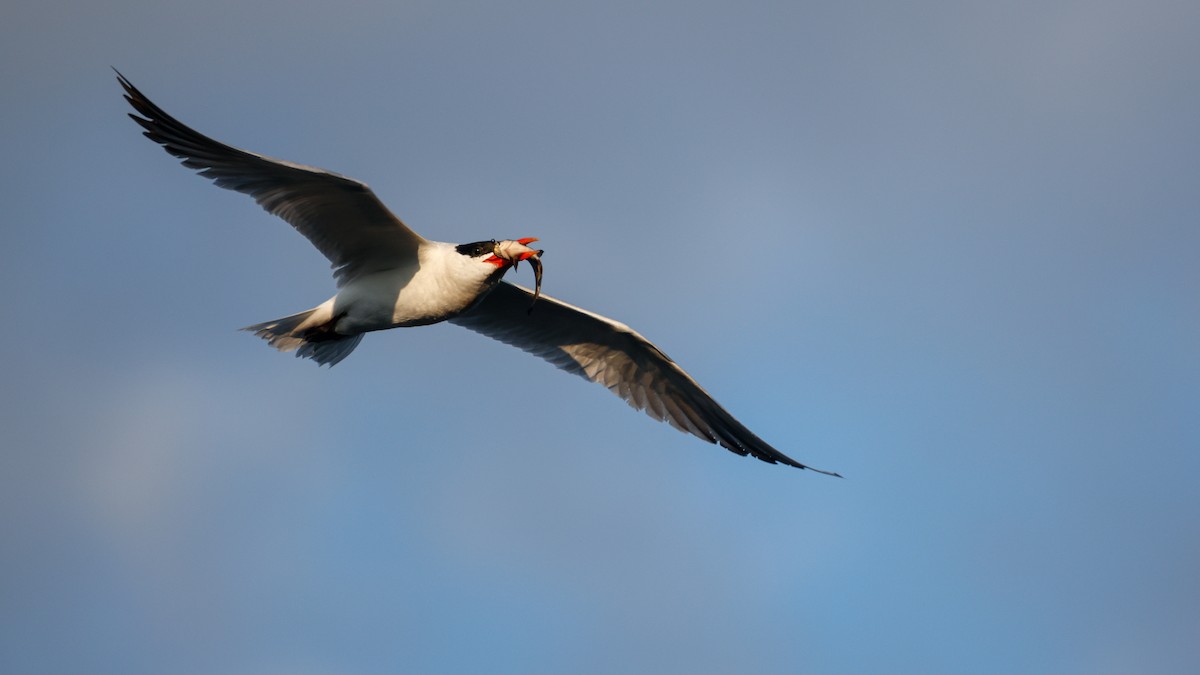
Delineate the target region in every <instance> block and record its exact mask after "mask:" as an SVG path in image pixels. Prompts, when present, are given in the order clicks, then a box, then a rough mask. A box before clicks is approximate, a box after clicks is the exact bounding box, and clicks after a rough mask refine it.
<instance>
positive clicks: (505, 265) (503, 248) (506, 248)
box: [454, 237, 545, 300]
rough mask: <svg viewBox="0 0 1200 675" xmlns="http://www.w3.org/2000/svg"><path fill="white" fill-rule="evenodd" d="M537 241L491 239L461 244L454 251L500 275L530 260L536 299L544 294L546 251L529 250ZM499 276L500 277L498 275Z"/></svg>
mask: <svg viewBox="0 0 1200 675" xmlns="http://www.w3.org/2000/svg"><path fill="white" fill-rule="evenodd" d="M535 241H537V237H525V238H523V239H515V240H514V239H505V240H503V241H496V240H495V239H490V240H488V241H476V242H471V243H470V244H459V245H458V246H455V247H454V250H456V251H458V252H459V254H461V255H464V256H466V257H468V258H470V259H472V260H476V261H479V262H480V263H484V264H487V265H490V266H493V267H492V268H491V269H492V271H493V273H494V272H496V271H499V272H500V274H503V273H504V272H506V271H508V269H509V268H510V267H513V268H515V267H516V266H517V263H519V262H521V261H522V260H528V261H529V264H530V265H531V266H532V267H533V277H534V282H535V286H534V299H535V300H536V299H537V296H538V295H540V294H541V292H542V258H541V256H542V253H544V252H545V251H542V250H539V249H532V248H529V244H532V243H533V242H535ZM497 276H499V275H497Z"/></svg>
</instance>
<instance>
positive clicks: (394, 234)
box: [117, 73, 424, 285]
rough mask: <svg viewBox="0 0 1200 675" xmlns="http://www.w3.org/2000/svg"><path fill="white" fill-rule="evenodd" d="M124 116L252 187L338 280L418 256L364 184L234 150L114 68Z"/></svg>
mask: <svg viewBox="0 0 1200 675" xmlns="http://www.w3.org/2000/svg"><path fill="white" fill-rule="evenodd" d="M117 79H118V80H119V81H120V83H121V86H122V87H124V89H125V100H127V101H129V104H130V105H131V106H133V108H134V110H136V111H137V112H138V113H140V114H141V115H143V117H139V116H137V115H134V114H132V113H131V114H130V115H129V116H130V117H131V118H133V120H134V121H135V122H137V123H138V124H140V125H141V126H142V128H144V129H145V132H144V135H145V136H146V137H147V138H149V139H150V140H152V141H154V142H155V143H159V144H161V145H162V146H163V148H165V149H166V151H167V152H169V153H171V154H172V155H174V156H176V157H179V158H180V159H182V160H183V165H184V166H186V167H188V168H190V169H196V170H197V171H199V173H200V175H202V176H205V177H206V178H211V179H212V180H213V182H215V183H216V184H217V185H218V186H220V187H223V188H227V189H230V190H236V191H238V192H241V193H244V194H247V195H250V196H251V197H253V198H254V200H255V201H256V202H258V203H259V204H260V205H262V207H263V208H264V209H266V210H267V211H269V212H270V213H273V214H275V215H277V216H279V217H280V218H283V219H284V220H286V221H287V222H288V223H290V224H291V225H292V226H293V227H295V228H296V230H298V231H299V232H300V234H303V235H304V236H305V237H307V238H308V240H309V241H311V242H312V243H313V245H314V246H316V247H317V250H319V251H320V252H321V253H322V254H324V255H325V257H326V258H328V259H329V261H330V262H331V263H332V264H333V267H334V276H335V277H336V278H337V280H338V284H339V285H341V284H343V283H345V282H346V281H348V280H350V279H352V278H354V277H356V276H359V275H362V274H365V273H370V272H375V271H380V270H384V269H391V268H393V267H396V266H397V265H398V264H400V263H401V262H402V261H403V260H404V259H405V258H408V257H415V256H416V251H417V248H418V246H420V244H421V242H423V241H424V239H422V238H421V236H420V235H418V234H416V233H415V232H413V231H412V230H410V229H409V228H408V227H407V226H406V225H405V224H404V223H402V222H401V221H400V219H399V218H397V217H396V216H395V215H393V214H392V212H391V211H389V210H388V209H387V207H386V206H384V205H383V203H382V202H380V201H379V198H378V197H376V196H375V193H373V192H372V191H371V189H370V188H368V187H367V186H366V184H364V183H361V182H359V181H356V180H354V179H352V178H347V177H345V176H341V175H338V174H336V173H333V172H331V171H325V170H323V169H318V168H315V167H310V166H304V165H301V164H293V163H292V162H286V161H283V160H278V159H273V158H271V157H267V156H265V155H259V154H255V153H253V152H247V151H245V150H239V149H238V148H234V147H231V146H228V145H225V144H224V143H221V142H219V141H215V140H213V139H211V138H209V137H208V136H205V135H203V134H201V133H199V132H197V131H195V130H194V129H192V128H190V127H188V126H187V125H185V124H183V123H182V122H180V121H179V120H177V119H175V118H174V117H172V116H170V115H168V114H167V113H166V112H164V111H163V110H162V108H159V107H158V106H157V105H155V104H154V103H153V102H151V101H150V99H148V98H146V96H145V95H143V94H142V93H141V92H140V91H138V90H137V88H135V87H134V86H133V85H132V84H131V83H130V82H129V80H127V79H125V77H124V76H122V75H121V74H120V73H117Z"/></svg>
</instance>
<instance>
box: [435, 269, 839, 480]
mask: <svg viewBox="0 0 1200 675" xmlns="http://www.w3.org/2000/svg"><path fill="white" fill-rule="evenodd" d="M532 300H533V294H532V293H531V292H530V291H528V290H526V289H524V288H521V287H519V286H514V285H513V284H510V283H507V282H501V283H500V284H498V285H497V286H496V288H495V289H494V290H493V291H492V292H491V293H490V294H488V295H487V297H485V298H484V299H483V301H481V302H480V303H479V305H477V306H476V307H474V308H473V309H471V310H470V311H468V312H465V313H463V314H461V315H459V316H457V317H455V318H453V319H450V322H451V323H455V324H458V325H460V326H463V327H465V328H469V329H471V330H473V331H476V332H478V333H482V334H483V335H486V336H488V337H490V338H494V339H496V340H499V341H501V342H504V343H506V344H510V345H512V346H514V347H518V348H520V349H522V350H524V351H526V352H529V353H530V354H533V355H534V356H537V357H539V358H542V359H545V360H546V361H549V362H550V363H552V364H554V365H555V366H557V367H558V368H561V369H562V370H565V371H567V372H569V373H574V374H576V375H579V376H580V377H582V378H584V379H586V380H589V381H591V382H596V383H598V384H602V385H604V386H605V387H607V388H608V389H609V390H610V391H612V392H613V393H614V394H616V395H617V396H620V397H621V398H622V399H624V400H625V401H626V402H627V403H629V405H631V406H633V408H635V409H637V410H644V411H646V414H647V415H650V416H651V417H653V418H654V419H657V420H665V421H667V422H670V423H671V425H672V426H674V427H675V428H676V429H679V430H680V431H685V432H688V433H690V434H692V435H694V436H697V437H699V438H703V439H704V440H706V441H708V442H710V443H719V444H720V445H721V446H722V447H725V448H728V449H729V450H732V451H733V452H736V453H738V454H739V455H753V456H754V457H757V458H758V459H761V460H762V461H764V462H769V463H771V464H775V463H776V462H778V463H782V464H787V465H789V466H794V467H798V468H801V469H810V470H812V471H817V472H819V473H824V474H829V475H831V476H838V474H836V473H833V472H830V471H822V470H820V469H813V468H812V467H811V466H806V465H804V464H801V463H800V462H797V461H796V460H794V459H792V458H791V457H788V456H787V455H785V454H783V453H782V452H779V451H778V450H776V449H775V448H773V447H771V446H770V445H769V444H768V443H767V442H766V441H764V440H762V439H761V438H759V437H758V436H756V435H754V433H753V432H751V431H750V430H749V429H747V428H746V427H745V426H743V425H742V424H741V422H738V421H737V420H736V419H734V418H733V416H732V415H730V414H729V413H728V412H726V410H725V409H724V408H722V407H721V406H720V404H718V403H717V402H716V401H714V400H713V398H712V397H711V396H709V395H708V392H706V391H704V389H702V388H701V387H700V385H699V384H697V383H696V381H695V380H693V379H692V378H691V376H690V375H688V374H687V373H686V372H684V370H683V369H682V368H680V367H679V366H678V365H677V364H676V363H675V362H674V361H672V360H671V359H670V357H668V356H667V355H666V354H664V353H662V351H661V350H659V348H658V347H655V346H654V345H653V344H651V343H650V341H649V340H647V339H646V338H644V337H642V336H641V335H639V334H638V333H637V332H636V331H634V330H633V329H631V328H630V327H629V326H626V325H625V324H623V323H620V322H617V321H613V320H612V319H608V318H605V317H603V316H600V315H599V314H593V313H592V312H589V311H586V310H583V309H580V308H578V307H573V306H571V305H568V304H567V303H565V302H561V301H559V300H555V299H554V298H550V297H547V296H545V295H543V296H542V297H541V299H539V300H538V301H537V303H536V304H535V305H533V311H532V312H530V311H527V310H528V309H529V308H530V303H531V302H532ZM839 477H840V476H839Z"/></svg>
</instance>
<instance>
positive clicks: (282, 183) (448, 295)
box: [118, 73, 837, 475]
mask: <svg viewBox="0 0 1200 675" xmlns="http://www.w3.org/2000/svg"><path fill="white" fill-rule="evenodd" d="M118 80H119V81H120V83H121V85H122V87H124V89H125V98H126V100H128V101H129V103H130V104H131V105H132V106H133V108H134V109H135V110H136V111H137V112H138V113H140V115H142V117H139V116H137V115H130V117H132V118H133V119H134V120H135V121H136V122H137V123H138V124H140V125H141V126H142V127H143V128H144V129H145V135H146V136H147V137H148V138H150V139H151V140H153V141H155V142H156V143H159V144H161V145H162V146H163V147H164V148H165V149H166V150H167V152H169V153H171V154H172V155H175V156H176V157H179V158H180V159H182V160H183V164H184V166H187V167H188V168H191V169H195V170H197V171H199V172H200V174H201V175H203V176H205V177H208V178H210V179H212V180H213V181H214V182H215V183H216V184H217V185H218V186H220V187H224V188H228V189H231V190H236V191H238V192H242V193H245V194H248V195H250V196H251V197H253V198H254V199H255V201H257V202H258V203H259V204H260V205H262V206H263V208H265V209H267V210H268V211H269V212H271V213H273V214H275V215H278V216H279V217H281V218H283V219H284V220H286V221H287V222H289V223H290V224H292V226H294V227H295V228H296V229H297V230H298V231H299V232H300V233H301V234H303V235H304V236H306V237H307V238H308V239H309V241H311V242H312V243H313V245H314V246H316V247H317V249H318V250H320V251H321V252H322V253H323V254H324V255H325V256H326V257H327V258H329V260H330V262H331V263H332V264H333V267H334V276H335V278H336V279H337V283H338V292H337V294H336V295H334V296H333V297H332V298H330V299H328V300H326V301H325V302H323V303H321V304H320V305H318V306H316V307H314V308H313V309H310V310H307V311H304V312H300V313H299V314H293V315H291V316H287V317H284V318H281V319H275V320H273V321H267V322H264V323H260V324H256V325H253V326H249V327H247V328H246V330H249V331H252V332H254V333H255V334H256V335H258V336H259V337H262V338H263V339H265V340H267V341H268V342H269V343H270V344H271V346H273V347H275V348H276V349H279V350H281V351H293V352H295V353H296V355H297V356H301V357H305V358H309V359H312V360H314V361H316V362H317V363H319V364H322V365H326V364H328V365H334V364H336V363H338V362H339V361H341V360H342V359H344V358H346V356H348V355H349V354H350V352H351V351H353V350H354V348H355V347H356V346H357V345H358V343H359V341H360V340H361V339H362V336H363V334H364V333H368V332H371V331H379V330H386V329H389V328H398V327H411V326H424V325H428V324H433V323H439V322H442V321H449V322H451V323H455V324H458V325H461V326H464V327H466V328H469V329H471V330H473V331H476V332H479V333H482V334H484V335H486V336H488V337H492V338H494V339H497V340H500V341H502V342H506V343H508V344H511V345H513V346H516V347H518V348H520V349H523V350H524V351H526V352H529V353H531V354H533V355H535V356H538V357H540V358H542V359H544V360H546V361H549V362H550V363H552V364H554V365H555V366H557V367H559V368H561V369H563V370H566V371H567V372H571V373H574V374H576V375H579V376H581V377H583V378H584V379H587V380H590V381H592V382H597V383H600V384H602V385H604V386H605V387H607V388H608V389H610V390H611V391H613V392H614V393H615V394H617V395H618V396H620V397H621V398H623V399H624V400H625V401H626V402H628V403H629V404H630V405H631V406H633V407H634V408H636V409H639V410H644V411H646V413H647V414H649V415H650V416H651V417H654V418H655V419H659V420H664V421H667V422H669V423H671V424H672V425H673V426H675V427H676V428H678V429H680V430H682V431H685V432H688V433H691V434H693V435H695V436H697V437H699V438H702V439H704V440H707V441H709V442H712V443H719V444H720V445H722V446H724V447H726V448H728V449H729V450H732V451H733V452H736V453H738V454H741V455H752V456H754V457H757V458H758V459H761V460H763V461H765V462H769V463H772V464H774V463H776V462H780V463H784V464H788V465H790V466H794V467H798V468H802V469H811V468H812V467H808V466H805V465H804V464H801V463H799V462H797V461H795V460H793V459H791V458H790V457H788V456H787V455H784V454H783V453H781V452H779V451H778V450H776V449H775V448H773V447H771V446H770V445H769V444H767V443H766V442H765V441H763V440H762V439H760V438H759V437H758V436H756V435H754V434H753V433H752V432H750V430H749V429H747V428H746V427H744V426H743V425H742V424H741V423H740V422H738V421H737V420H736V419H734V418H733V416H732V415H730V414H729V413H728V412H726V411H725V409H724V408H722V407H721V406H720V405H718V404H717V403H716V401H714V400H713V399H712V397H711V396H709V395H708V393H707V392H705V391H704V390H703V389H702V388H701V387H700V385H698V384H697V383H696V382H695V380H693V379H692V378H691V377H690V376H689V375H688V374H687V373H686V372H684V371H683V369H681V368H680V367H679V366H678V365H677V364H676V363H675V362H674V361H672V360H671V359H670V358H669V357H667V356H666V354H664V353H663V352H662V351H661V350H659V349H658V348H657V347H655V346H654V345H653V344H651V343H650V342H649V341H648V340H646V339H645V338H643V337H642V336H641V335H639V334H638V333H636V332H634V331H633V330H632V329H630V328H629V327H628V326H626V325H624V324H622V323H619V322H617V321H613V320H612V319H608V318H606V317H603V316H600V315H598V314H594V313H592V312H588V311H586V310H582V309H579V308H577V307H573V306H571V305H568V304H567V303H564V302H561V301H558V300H555V299H554V298H550V297H546V296H540V286H541V258H540V256H541V254H542V251H537V250H534V249H531V248H529V247H528V244H530V243H532V242H534V241H536V239H533V238H524V239H518V240H502V241H496V240H487V241H479V242H473V243H469V244H457V245H456V244H450V243H445V242H437V241H432V240H428V239H425V238H424V237H421V236H420V235H418V234H416V233H415V232H413V231H412V230H411V229H409V228H408V227H407V226H406V225H405V224H404V223H403V222H401V221H400V219H399V218H397V217H396V216H394V215H392V213H391V212H390V211H389V210H388V209H387V208H386V207H385V206H384V205H383V204H382V202H380V201H379V199H378V198H377V197H376V196H375V195H374V193H372V192H371V190H370V189H369V188H368V187H367V186H366V185H365V184H363V183H361V182H358V181H356V180H353V179H350V178H347V177H345V176H341V175H339V174H335V173H332V172H329V171H324V170H322V169H317V168H314V167H309V166H304V165H300V164H294V163H292V162H286V161H282V160H277V159H273V158H270V157H266V156H263V155H258V154H255V153H251V152H247V151H244V150H239V149H237V148H234V147H231V146H228V145H225V144H223V143H220V142H218V141H215V140H213V139H211V138H208V137H207V136H204V135H202V134H200V133H198V132H196V131H194V130H193V129H191V128H190V127H187V126H186V125H184V124H182V123H181V122H179V121H178V120H176V119H175V118H173V117H171V116H170V115H168V114H167V113H166V112H164V111H163V110H162V109H161V108H159V107H158V106H156V105H155V104H154V103H152V102H151V101H150V100H149V99H147V98H146V97H145V96H144V95H143V94H142V93H141V92H139V91H138V90H137V89H136V88H134V86H133V85H132V84H130V83H129V81H128V80H126V79H125V78H124V77H123V76H121V75H120V73H118ZM526 260H527V261H529V263H530V265H531V266H533V267H534V271H535V274H536V280H537V286H538V288H537V290H536V291H535V292H532V293H531V292H530V291H527V290H525V289H523V288H520V287H518V286H514V285H512V284H509V283H506V282H504V281H502V277H503V276H504V274H505V273H506V272H507V271H508V270H509V269H512V268H514V267H516V266H517V264H518V263H520V262H521V261H526ZM539 296H540V299H539ZM535 302H536V308H535V307H534V304H535ZM813 470H814V471H820V469H813ZM821 473H831V472H826V471H821ZM832 475H837V474H832Z"/></svg>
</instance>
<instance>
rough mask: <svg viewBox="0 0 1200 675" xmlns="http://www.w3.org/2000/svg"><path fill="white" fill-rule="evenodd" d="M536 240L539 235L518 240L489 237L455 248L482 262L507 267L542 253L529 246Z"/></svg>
mask: <svg viewBox="0 0 1200 675" xmlns="http://www.w3.org/2000/svg"><path fill="white" fill-rule="evenodd" d="M535 241H537V237H526V238H524V239H517V240H512V239H505V240H504V241H496V240H495V239H489V240H488V241H475V242H471V243H470V244H459V245H458V246H455V247H454V249H455V250H456V251H458V252H459V253H460V254H462V255H465V256H467V257H468V258H475V259H477V260H479V261H480V262H485V263H489V264H491V265H495V266H496V267H498V268H501V269H505V268H507V267H508V266H509V265H516V264H517V263H519V262H521V261H522V260H528V259H530V258H532V257H534V256H539V255H541V254H542V251H539V250H536V249H532V248H529V246H527V244H532V243H533V242H535Z"/></svg>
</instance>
